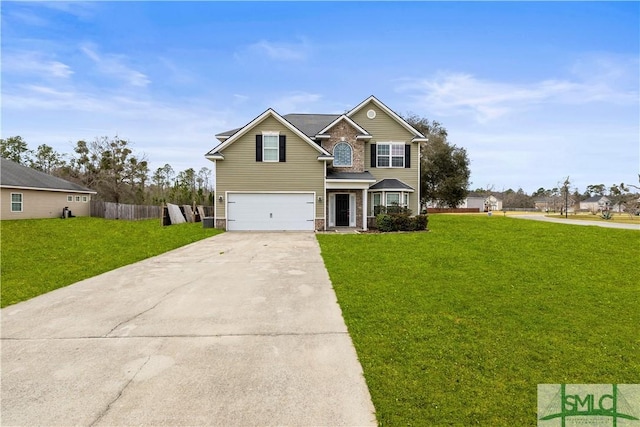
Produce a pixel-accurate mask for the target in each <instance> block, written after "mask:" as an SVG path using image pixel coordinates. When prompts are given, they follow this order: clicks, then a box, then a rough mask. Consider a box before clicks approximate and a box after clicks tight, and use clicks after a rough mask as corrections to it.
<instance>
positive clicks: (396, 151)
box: [376, 142, 404, 168]
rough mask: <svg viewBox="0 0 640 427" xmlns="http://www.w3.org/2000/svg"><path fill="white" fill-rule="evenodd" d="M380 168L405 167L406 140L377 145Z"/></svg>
mask: <svg viewBox="0 0 640 427" xmlns="http://www.w3.org/2000/svg"><path fill="white" fill-rule="evenodd" d="M376 150H377V158H378V165H377V166H378V167H379V168H403V167H404V142H383V143H378V144H377V146H376Z"/></svg>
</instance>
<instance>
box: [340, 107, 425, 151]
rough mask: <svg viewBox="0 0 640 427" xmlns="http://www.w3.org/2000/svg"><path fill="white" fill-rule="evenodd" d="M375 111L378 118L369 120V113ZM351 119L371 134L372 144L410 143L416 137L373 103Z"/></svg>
mask: <svg viewBox="0 0 640 427" xmlns="http://www.w3.org/2000/svg"><path fill="white" fill-rule="evenodd" d="M369 110H374V111H375V112H376V117H375V118H374V119H369V118H368V117H367V111H369ZM351 119H352V120H353V121H354V122H356V123H357V124H359V125H360V126H362V127H363V128H364V129H366V130H367V132H369V133H370V134H371V135H372V136H373V138H372V139H371V140H370V142H372V143H375V142H376V141H382V142H385V141H406V142H409V141H411V139H413V137H414V135H413V134H412V133H411V132H409V131H408V130H407V129H405V128H404V127H403V126H402V125H400V123H398V122H397V121H395V120H394V119H393V118H392V117H390V116H388V115H387V113H385V112H384V110H381V109H380V108H378V107H377V106H376V105H375V104H374V103H373V102H369V105H365V106H364V107H362V108H361V109H360V110H358V112H357V113H356V114H354V115H353V116H351Z"/></svg>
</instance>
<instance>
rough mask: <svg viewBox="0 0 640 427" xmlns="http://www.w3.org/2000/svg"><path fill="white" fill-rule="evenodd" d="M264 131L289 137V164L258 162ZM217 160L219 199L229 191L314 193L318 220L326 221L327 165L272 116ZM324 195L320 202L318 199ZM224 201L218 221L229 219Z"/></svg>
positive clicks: (229, 147) (217, 213)
mask: <svg viewBox="0 0 640 427" xmlns="http://www.w3.org/2000/svg"><path fill="white" fill-rule="evenodd" d="M263 131H265V132H269V131H273V132H280V135H286V136H287V156H286V160H287V161H286V162H283V163H280V162H256V135H259V134H261V133H262V132H263ZM222 154H223V155H224V160H218V161H216V196H223V195H224V194H225V192H226V191H305V192H306V191H310V192H311V191H313V192H315V193H316V218H324V162H322V161H319V160H318V159H317V158H318V156H319V155H320V153H319V152H318V151H317V150H316V149H314V148H313V147H311V146H310V145H309V144H308V143H307V142H305V141H303V140H302V139H301V138H300V137H299V136H298V135H296V134H295V133H293V132H292V131H291V130H289V129H288V128H287V127H286V126H283V125H282V124H281V123H280V122H278V121H277V120H276V119H274V118H273V117H268V118H266V119H265V120H263V121H262V122H261V123H259V124H258V125H256V126H255V127H254V128H253V129H250V130H249V131H248V132H247V133H246V134H245V135H243V136H242V137H241V138H240V139H238V140H237V141H235V142H234V143H232V144H231V145H229V146H228V147H227V148H225V149H224V151H223V152H222ZM318 196H323V201H322V202H318V201H317V197H318ZM225 203H226V201H225V202H222V203H221V202H219V201H216V216H217V218H226V212H225V207H226V206H225Z"/></svg>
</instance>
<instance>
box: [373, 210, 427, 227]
mask: <svg viewBox="0 0 640 427" xmlns="http://www.w3.org/2000/svg"><path fill="white" fill-rule="evenodd" d="M427 223H428V217H427V215H416V216H414V217H412V216H411V210H410V209H407V208H402V207H397V206H393V207H389V208H387V209H386V213H380V214H378V215H377V216H376V227H377V228H378V230H380V231H382V232H385V233H386V232H390V231H421V230H426V229H427Z"/></svg>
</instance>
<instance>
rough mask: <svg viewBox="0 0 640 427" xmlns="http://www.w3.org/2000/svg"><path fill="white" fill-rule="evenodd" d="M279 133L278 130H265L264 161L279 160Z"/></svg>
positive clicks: (263, 139) (263, 138) (263, 135)
mask: <svg viewBox="0 0 640 427" xmlns="http://www.w3.org/2000/svg"><path fill="white" fill-rule="evenodd" d="M279 136H280V135H279V134H278V133H277V132H264V133H263V134H262V150H263V154H262V161H263V162H277V161H278V159H279V155H278V141H279Z"/></svg>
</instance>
